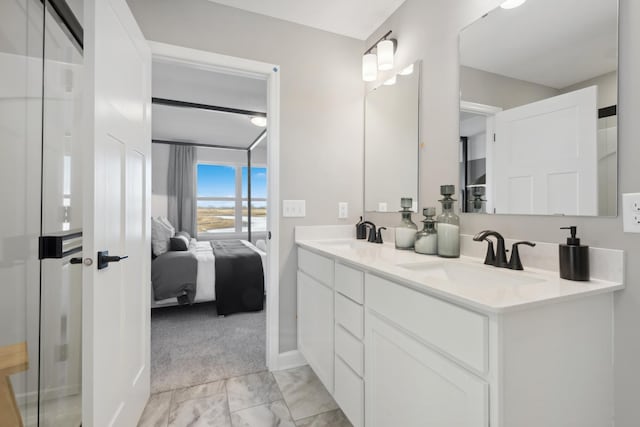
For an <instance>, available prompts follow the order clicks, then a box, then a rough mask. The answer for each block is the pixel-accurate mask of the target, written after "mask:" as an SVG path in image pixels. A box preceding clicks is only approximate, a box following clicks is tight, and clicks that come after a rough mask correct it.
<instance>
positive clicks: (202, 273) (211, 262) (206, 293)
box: [151, 239, 267, 308]
mask: <svg viewBox="0 0 640 427" xmlns="http://www.w3.org/2000/svg"><path fill="white" fill-rule="evenodd" d="M241 242H242V243H244V244H245V245H246V246H247V247H249V248H251V249H253V250H254V251H256V252H257V253H258V254H260V258H262V274H263V275H264V272H265V265H266V262H267V253H266V252H264V251H261V250H260V249H258V248H257V247H255V246H254V245H253V244H251V242H248V241H246V240H241ZM189 250H190V251H194V252H195V254H196V258H197V259H198V276H197V279H196V298H195V300H194V302H205V301H215V299H216V262H215V256H214V255H213V248H212V247H211V243H209V241H200V242H198V241H197V240H195V239H192V241H191V244H190V245H189ZM265 277H266V276H265ZM264 283H265V292H266V286H267V280H266V278H265V282H264ZM177 304H178V302H177V301H176V299H175V298H167V299H164V300H160V301H154V299H153V290H152V292H151V308H154V307H164V306H168V305H177Z"/></svg>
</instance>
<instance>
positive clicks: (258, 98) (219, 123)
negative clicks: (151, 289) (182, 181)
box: [151, 61, 267, 149]
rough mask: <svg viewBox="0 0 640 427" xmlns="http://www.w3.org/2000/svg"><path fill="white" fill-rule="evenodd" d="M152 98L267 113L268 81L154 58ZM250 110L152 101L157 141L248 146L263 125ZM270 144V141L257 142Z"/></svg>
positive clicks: (262, 145) (263, 146)
mask: <svg viewBox="0 0 640 427" xmlns="http://www.w3.org/2000/svg"><path fill="white" fill-rule="evenodd" d="M151 74H152V96H153V97H154V98H163V99H169V100H174V101H183V102H190V103H197V104H205V105H210V106H218V107H225V108H233V109H239V110H248V111H255V112H258V113H266V111H267V83H266V81H265V80H262V79H256V78H251V77H244V76H238V75H232V74H228V73H223V72H215V71H211V70H204V69H198V68H193V67H188V66H185V65H181V64H175V63H167V62H162V61H153V64H152V73H151ZM251 117H252V116H251V115H250V114H246V115H245V114H231V113H224V112H218V111H209V110H204V109H199V108H188V107H177V106H168V105H161V104H157V103H155V104H153V106H152V117H151V134H152V138H153V139H154V140H162V141H180V142H191V143H196V144H205V145H217V146H227V147H237V148H244V149H246V148H248V147H249V146H250V145H251V143H253V142H254V141H255V140H256V139H257V138H258V136H260V134H261V133H262V132H263V131H264V130H265V128H261V127H257V126H255V125H253V124H252V123H251V121H250V119H251ZM259 148H260V149H265V148H266V141H263V142H262V143H261V144H260V145H259Z"/></svg>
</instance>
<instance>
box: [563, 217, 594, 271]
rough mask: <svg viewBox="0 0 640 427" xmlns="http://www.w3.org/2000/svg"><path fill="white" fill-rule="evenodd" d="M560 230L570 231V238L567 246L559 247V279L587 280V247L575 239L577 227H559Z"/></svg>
mask: <svg viewBox="0 0 640 427" xmlns="http://www.w3.org/2000/svg"><path fill="white" fill-rule="evenodd" d="M561 230H571V237H567V244H566V245H560V277H561V278H563V279H567V280H577V281H587V280H589V246H584V245H581V244H580V239H578V238H577V237H576V232H577V230H578V227H576V226H575V225H572V226H571V227H561Z"/></svg>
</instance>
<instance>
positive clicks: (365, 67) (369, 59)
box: [362, 31, 398, 82]
mask: <svg viewBox="0 0 640 427" xmlns="http://www.w3.org/2000/svg"><path fill="white" fill-rule="evenodd" d="M390 35H391V31H389V32H387V33H386V34H385V35H384V36H382V37H381V38H380V39H379V40H378V41H377V42H376V43H375V44H374V45H373V46H371V47H370V48H369V49H367V50H366V51H365V52H364V56H363V57H362V80H364V81H365V82H373V81H375V80H376V79H377V78H378V70H380V71H387V70H391V69H393V66H394V54H395V51H396V47H397V46H398V41H397V40H396V39H393V38H389V36H390ZM374 49H375V53H374Z"/></svg>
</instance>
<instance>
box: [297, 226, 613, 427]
mask: <svg viewBox="0 0 640 427" xmlns="http://www.w3.org/2000/svg"><path fill="white" fill-rule="evenodd" d="M305 228H307V229H311V228H313V227H305ZM329 234H330V233H326V232H317V231H315V232H309V230H296V243H297V246H298V347H299V350H300V351H301V353H302V354H303V355H304V356H305V358H306V360H307V362H308V363H309V365H310V366H311V368H312V369H313V370H314V372H315V373H316V374H317V375H318V377H319V378H320V379H321V381H322V382H323V383H324V385H325V386H326V387H327V389H328V390H329V391H330V392H331V393H332V394H333V396H334V398H335V400H336V402H337V403H338V405H339V406H340V407H341V409H342V410H343V412H344V413H345V414H346V416H347V417H348V418H349V420H350V421H351V422H352V423H353V425H354V426H355V427H361V426H367V427H391V426H403V427H410V426H418V425H420V426H425V425H428V426H438V427H439V426H442V427H445V426H446V427H449V426H451V427H453V426H465V427H466V426H469V427H471V426H474V427H475V426H477V427H487V426H492V427H498V426H499V427H511V426H518V427H528V426H531V427H534V426H535V427H539V426H545V427H552V426H558V427H567V426H580V427H588V426H594V427H602V426H607V425H612V424H613V357H612V342H613V292H614V291H616V290H618V289H622V288H623V283H622V277H621V274H618V273H612V275H610V277H605V279H604V280H601V279H593V280H591V281H589V282H570V281H566V280H562V279H559V278H558V274H557V272H553V271H545V270H538V269H530V268H528V269H527V270H526V271H524V272H516V271H509V270H505V269H497V268H495V267H491V266H485V265H483V264H482V260H481V259H480V258H467V257H462V258H460V259H442V258H438V257H431V256H423V255H418V254H415V253H413V252H411V251H398V250H395V249H394V247H393V245H392V244H385V245H376V244H372V243H368V242H364V241H361V240H355V239H353V238H341V239H332V240H328V239H326V236H328V235H329ZM319 235H324V236H325V239H324V240H322V239H317V237H318V236H319ZM480 247H482V245H480ZM604 251H605V252H606V254H605V255H603V257H604V258H606V261H603V260H602V259H600V258H599V261H598V262H597V263H596V271H595V272H594V273H595V274H594V277H603V276H607V274H605V273H602V272H603V271H606V270H608V269H611V270H613V271H615V272H620V271H622V262H623V261H622V260H623V254H622V252H621V251H606V250H604ZM605 264H607V265H605ZM617 264H620V265H617Z"/></svg>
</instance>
